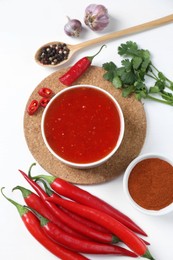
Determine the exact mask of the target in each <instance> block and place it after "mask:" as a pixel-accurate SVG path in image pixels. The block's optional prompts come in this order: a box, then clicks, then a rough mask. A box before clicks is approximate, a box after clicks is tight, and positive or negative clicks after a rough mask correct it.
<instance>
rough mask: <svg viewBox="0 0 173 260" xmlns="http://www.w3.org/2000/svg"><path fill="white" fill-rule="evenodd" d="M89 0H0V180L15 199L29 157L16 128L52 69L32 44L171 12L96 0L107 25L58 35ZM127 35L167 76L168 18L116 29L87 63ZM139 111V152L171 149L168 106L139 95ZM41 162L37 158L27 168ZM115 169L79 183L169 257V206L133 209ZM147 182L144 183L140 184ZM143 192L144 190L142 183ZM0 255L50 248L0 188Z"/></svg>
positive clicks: (109, 53) (171, 4)
mask: <svg viewBox="0 0 173 260" xmlns="http://www.w3.org/2000/svg"><path fill="white" fill-rule="evenodd" d="M91 3H93V2H92V1H88V0H82V1H80V0H73V1H67V0H63V1H58V0H49V1H46V0H36V1H35V0H30V1H22V0H0V121H1V126H0V158H1V159H0V160H1V161H0V187H2V186H5V187H6V188H5V190H4V192H5V193H6V195H8V196H10V197H11V198H13V199H15V200H17V201H18V202H21V203H23V199H22V197H21V194H20V193H19V192H17V191H15V192H13V193H12V192H11V189H12V188H13V187H14V186H16V185H22V186H24V187H28V188H30V187H29V186H28V185H27V183H26V182H25V181H24V180H23V179H22V177H21V175H20V174H19V172H18V169H19V168H20V169H22V170H24V171H27V170H28V168H29V166H30V164H31V163H33V162H35V160H34V158H33V157H32V155H31V153H30V151H29V150H28V147H27V144H26V142H25V138H24V133H23V114H24V109H25V105H26V102H27V100H28V98H29V96H30V94H31V93H32V91H33V90H34V88H35V87H36V86H37V85H38V84H39V83H40V81H41V80H43V79H44V78H45V77H46V76H48V75H49V74H51V73H52V72H54V71H55V70H53V69H48V68H43V67H41V66H39V65H37V64H36V63H35V61H34V54H35V51H36V50H37V48H38V47H39V46H40V45H42V44H44V43H46V42H49V41H54V40H58V41H64V42H68V43H71V44H76V43H79V42H81V41H85V40H89V39H92V38H95V37H98V36H101V35H103V34H105V33H109V32H112V31H116V30H120V29H124V28H127V27H130V26H133V25H137V24H140V23H144V22H147V21H149V20H153V19H157V18H160V17H162V16H166V15H168V14H171V13H173V1H172V0H164V1H163V0H145V1H138V0H121V1H115V0H114V1H111V0H105V1H97V0H95V1H94V3H97V4H104V5H105V6H106V7H107V8H108V10H109V14H110V25H109V27H108V28H107V29H106V30H105V31H103V32H101V33H96V32H92V31H90V30H89V29H88V28H87V27H86V26H85V25H84V31H83V33H82V34H81V37H80V38H78V39H73V38H70V37H68V36H67V35H65V33H64V31H63V26H64V24H65V23H66V22H67V19H66V16H67V15H68V16H69V17H71V18H77V19H79V20H81V21H82V22H83V18H84V10H85V8H86V7H87V5H89V4H91ZM127 40H132V41H136V42H137V43H138V44H139V45H140V46H141V47H142V48H144V49H148V50H150V52H151V54H152V59H153V63H154V64H155V65H156V66H157V67H158V68H159V69H160V70H161V71H163V72H164V73H165V74H166V75H167V76H168V78H170V79H173V24H169V25H165V26H163V27H160V28H157V29H154V30H151V31H147V32H143V33H139V34H136V35H133V36H128V37H123V38H121V39H117V40H113V41H110V42H108V43H107V48H104V49H103V50H102V52H101V53H100V54H99V56H97V58H95V60H94V62H93V65H97V66H102V64H103V63H104V62H107V61H110V60H113V61H115V62H117V63H118V62H119V61H120V59H119V56H118V55H117V47H118V46H119V45H120V44H121V43H122V42H126V41H127ZM98 47H100V45H99V46H93V47H90V48H87V49H85V50H83V51H82V52H79V53H78V54H77V55H76V56H75V57H74V58H73V60H72V61H71V63H69V64H68V65H72V64H73V63H74V62H75V61H77V60H78V59H79V58H81V57H82V56H85V55H92V54H94V53H95V52H96V51H97V50H98ZM144 108H145V111H146V116H147V126H148V127H147V136H146V140H145V143H144V146H143V148H142V151H141V154H144V153H148V152H155V153H161V154H163V155H167V156H168V157H169V158H172V156H173V107H170V106H166V105H162V104H157V103H154V102H150V101H145V102H144ZM40 172H43V173H44V170H43V169H41V167H40V166H39V165H37V166H36V168H35V173H36V174H37V173H40ZM122 179H123V174H122V175H121V176H120V177H118V178H117V179H115V180H113V181H111V182H109V183H105V184H100V185H93V186H83V188H84V189H86V190H88V191H90V192H92V193H93V194H95V195H97V196H99V197H100V198H102V199H104V200H106V201H107V202H109V203H110V204H112V205H113V206H115V207H117V208H118V209H119V210H121V211H123V212H124V213H126V214H127V215H129V216H130V217H131V218H132V219H133V220H134V221H136V223H138V224H139V225H140V226H141V227H142V228H143V229H144V230H145V231H146V232H147V233H148V235H149V237H148V240H149V241H150V243H151V246H150V251H151V253H152V255H153V256H154V257H155V259H157V260H172V259H173V231H172V230H173V229H172V226H173V214H169V215H167V216H162V217H150V216H146V215H143V214H142V213H139V212H138V211H136V210H135V209H133V208H132V206H131V205H129V203H128V201H127V199H126V197H125V195H124V193H123V188H122ZM148 189H149V187H148ZM146 192H147V190H146ZM89 257H90V259H104V260H109V259H114V258H116V259H117V260H118V259H121V260H126V259H129V258H126V257H115V256H93V255H92V256H89ZM0 259H2V260H17V259H18V260H23V259H25V260H29V259H42V260H47V259H49V260H53V259H55V256H53V255H51V253H49V252H48V251H47V250H45V249H44V248H43V247H42V246H40V245H39V244H38V243H37V242H36V241H35V240H34V239H33V238H32V237H31V235H30V234H29V233H28V232H27V230H26V229H25V227H24V225H23V224H22V222H21V220H20V217H19V215H18V213H17V211H16V209H15V208H14V206H12V205H11V204H10V203H9V202H7V201H6V200H5V199H4V198H3V197H2V196H1V195H0Z"/></svg>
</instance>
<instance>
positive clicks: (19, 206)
mask: <svg viewBox="0 0 173 260" xmlns="http://www.w3.org/2000/svg"><path fill="white" fill-rule="evenodd" d="M4 188H5V187H2V188H1V193H2V195H3V196H4V198H6V199H7V200H8V201H9V202H11V203H12V204H13V205H14V206H15V207H16V208H17V210H18V212H19V214H20V216H21V217H22V216H23V215H24V214H26V213H27V212H28V209H27V208H25V207H24V206H22V205H20V204H19V203H17V202H16V201H14V200H12V199H10V198H8V197H7V196H6V195H5V194H4V193H3V191H2V190H3V189H4Z"/></svg>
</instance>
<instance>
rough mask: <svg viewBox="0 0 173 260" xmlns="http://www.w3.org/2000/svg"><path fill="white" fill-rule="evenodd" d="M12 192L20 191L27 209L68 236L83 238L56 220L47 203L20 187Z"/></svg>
mask: <svg viewBox="0 0 173 260" xmlns="http://www.w3.org/2000/svg"><path fill="white" fill-rule="evenodd" d="M14 190H20V191H21V193H22V196H23V198H24V201H25V203H26V205H27V206H28V207H30V208H32V209H34V210H36V211H37V212H38V213H39V214H41V215H42V216H43V217H45V218H47V219H49V220H50V221H52V222H53V223H55V224H56V225H57V226H58V227H59V228H61V229H62V230H64V231H65V232H67V233H68V234H71V235H73V236H75V237H78V238H84V236H82V235H81V234H79V233H78V232H76V231H75V230H73V229H72V228H70V227H68V226H67V225H64V223H63V222H62V221H60V219H58V218H57V216H56V215H55V214H54V213H53V212H52V211H51V210H50V208H49V207H48V205H47V202H46V201H44V200H42V199H41V198H40V197H39V196H38V195H37V194H35V193H33V192H32V191H30V190H28V189H26V188H24V187H21V186H16V187H15V188H13V191H14Z"/></svg>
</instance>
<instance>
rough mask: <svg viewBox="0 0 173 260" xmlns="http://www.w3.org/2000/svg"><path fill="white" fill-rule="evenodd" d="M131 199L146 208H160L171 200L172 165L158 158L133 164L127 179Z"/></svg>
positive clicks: (172, 186) (172, 197) (172, 194)
mask: <svg viewBox="0 0 173 260" xmlns="http://www.w3.org/2000/svg"><path fill="white" fill-rule="evenodd" d="M128 188H129V193H130V195H131V197H132V198H133V200H134V201H135V202H136V203H137V204H138V205H139V206H141V207H143V208H145V209H148V210H160V209H163V208H164V207H166V206H168V205H169V204H171V203H172V202H173V166H172V165H171V164H169V163H168V162H166V161H165V160H162V159H160V158H147V159H144V160H142V161H140V162H139V163H137V164H136V165H135V167H134V168H133V169H132V171H131V173H130V176H129V179H128Z"/></svg>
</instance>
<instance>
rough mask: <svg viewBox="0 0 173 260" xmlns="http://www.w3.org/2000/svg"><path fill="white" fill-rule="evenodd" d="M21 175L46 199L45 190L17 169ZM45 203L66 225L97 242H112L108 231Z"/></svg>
mask: <svg viewBox="0 0 173 260" xmlns="http://www.w3.org/2000/svg"><path fill="white" fill-rule="evenodd" d="M19 171H20V172H21V174H22V175H23V177H24V178H25V179H26V180H27V181H28V182H29V183H30V185H31V186H32V187H33V189H34V190H35V191H36V192H37V194H38V195H39V196H40V197H41V198H42V199H43V200H45V201H46V200H47V198H49V196H48V195H47V194H46V192H45V191H44V190H43V189H42V188H41V187H40V186H39V185H38V184H37V183H35V182H34V181H33V180H32V179H30V178H29V177H28V176H27V174H26V173H24V172H23V171H21V170H19ZM47 205H48V206H49V208H50V210H52V211H53V212H54V214H56V216H57V217H58V218H59V219H60V220H61V221H62V222H64V223H65V224H66V225H68V226H70V227H71V228H73V229H74V230H76V231H78V232H80V233H81V234H83V235H85V236H87V237H90V238H92V239H94V240H97V241H99V242H103V243H114V239H115V238H114V236H113V235H112V234H109V233H103V232H99V231H97V230H95V229H93V228H89V227H86V226H85V225H83V224H82V223H79V222H78V221H76V220H74V219H72V218H71V217H69V216H68V215H67V214H65V213H64V212H63V211H62V210H61V209H60V208H59V207H57V206H56V205H55V204H54V203H51V202H49V201H47Z"/></svg>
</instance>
